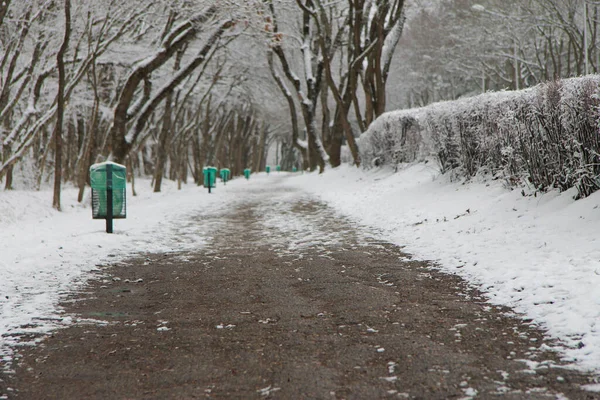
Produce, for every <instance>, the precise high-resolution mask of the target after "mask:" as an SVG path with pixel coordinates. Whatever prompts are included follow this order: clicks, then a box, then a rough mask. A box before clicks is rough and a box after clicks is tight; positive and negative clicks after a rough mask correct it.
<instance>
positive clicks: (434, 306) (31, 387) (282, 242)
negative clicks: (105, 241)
mask: <svg viewBox="0 0 600 400" xmlns="http://www.w3.org/2000/svg"><path fill="white" fill-rule="evenodd" d="M274 180H275V179H274ZM239 196H240V199H239V201H237V202H236V206H235V207H234V208H233V209H230V210H222V211H221V212H220V213H219V214H218V215H217V214H215V215H213V216H212V217H205V216H204V217H201V218H200V217H196V218H195V217H193V216H191V217H190V222H189V223H190V224H191V225H193V224H205V225H206V226H207V227H209V228H210V229H207V231H208V232H209V234H210V235H211V239H210V245H209V246H207V247H205V248H201V249H198V251H195V252H188V253H165V254H141V255H140V256H139V257H137V258H133V259H130V260H126V261H125V262H120V263H116V264H115V265H106V266H103V267H102V268H101V269H100V270H99V271H98V278H97V279H95V280H93V281H91V282H90V283H89V285H88V287H86V290H85V291H84V292H82V293H73V294H72V295H71V296H70V297H69V298H68V299H66V300H65V302H64V303H63V305H62V306H63V307H64V309H65V311H66V312H67V314H69V315H73V316H74V319H76V320H78V321H79V322H78V323H76V324H74V325H72V326H70V327H68V328H66V329H63V330H60V331H57V332H55V333H54V334H53V335H52V336H51V337H48V338H47V339H46V340H45V341H44V342H43V344H42V345H40V346H37V347H31V348H30V347H23V348H20V349H19V350H18V363H17V365H15V366H14V367H15V369H16V370H15V372H14V373H13V374H5V375H4V376H2V377H1V379H0V398H9V399H13V398H14V399H193V398H215V399H261V398H272V399H387V398H411V399H412V398H414V399H469V398H481V399H490V398H492V399H495V398H500V399H564V398H570V399H593V398H597V397H596V396H597V395H598V394H597V393H591V392H585V391H583V390H581V389H580V386H581V385H584V384H588V383H591V382H592V377H590V376H586V375H585V374H581V373H578V372H575V371H573V370H572V369H569V368H566V366H563V365H561V362H560V360H559V359H558V357H557V356H556V355H555V354H553V353H551V352H548V351H545V350H544V348H545V346H544V344H545V339H544V338H543V334H542V333H541V332H540V331H538V330H536V329H535V328H534V327H532V326H530V325H529V324H527V323H526V322H524V321H522V320H519V319H515V318H511V317H509V316H508V315H509V311H510V310H507V309H501V308H498V307H490V306H489V305H488V304H487V303H485V301H484V299H483V298H482V296H481V295H480V294H479V293H477V292H476V291H475V290H472V289H470V288H469V287H468V286H467V285H466V284H465V283H464V282H463V281H462V280H461V279H459V278H457V277H455V276H449V275H445V274H442V273H439V272H437V271H435V270H434V269H432V268H430V267H429V266H428V265H427V264H425V263H423V262H417V261H412V260H411V259H410V256H409V255H407V254H404V253H403V252H402V251H401V249H400V248H398V247H396V246H393V245H391V244H388V243H385V242H382V241H380V240H378V239H377V236H376V235H373V234H371V233H370V232H368V231H367V230H365V229H359V228H356V227H353V226H351V225H350V224H349V223H348V222H347V221H346V220H344V219H343V218H341V217H339V216H337V215H336V214H335V212H334V211H333V210H331V209H329V208H327V207H326V206H325V205H323V204H320V203H318V202H315V201H314V200H312V199H310V198H308V197H306V196H305V195H303V194H302V193H299V192H296V191H293V190H291V189H286V188H285V187H284V186H282V185H281V184H280V183H275V182H274V183H272V184H270V185H268V186H267V187H266V188H262V189H261V190H260V191H259V190H255V191H248V190H247V189H245V190H244V191H243V192H242V191H241V190H240V193H239ZM181 235H182V239H184V235H185V227H183V228H182V233H181Z"/></svg>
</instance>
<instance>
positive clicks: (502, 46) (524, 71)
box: [388, 0, 600, 108]
mask: <svg viewBox="0 0 600 400" xmlns="http://www.w3.org/2000/svg"><path fill="white" fill-rule="evenodd" d="M418 3H419V4H420V6H419V7H412V8H410V10H409V15H408V17H409V22H408V23H407V26H406V27H405V31H404V35H403V37H402V39H401V41H400V43H399V45H398V52H397V54H396V56H395V57H396V58H397V59H398V60H402V61H401V62H400V63H399V64H398V70H397V74H395V75H394V77H395V79H394V80H393V83H392V87H391V88H390V89H388V90H394V91H395V92H396V93H395V94H394V98H393V100H392V101H393V103H394V106H395V108H409V107H417V106H424V105H427V104H430V103H432V102H436V101H441V100H454V99H457V98H460V97H465V96H471V95H473V94H479V93H483V92H486V91H497V90H504V89H509V90H514V89H523V88H527V87H532V86H535V85H537V84H539V83H543V82H547V81H551V80H553V79H558V78H570V77H576V76H580V75H586V74H592V73H598V72H599V71H600V30H599V28H600V25H599V23H600V2H598V1H595V0H523V1H517V0H511V1H507V0H443V1H425V0H420V1H418Z"/></svg>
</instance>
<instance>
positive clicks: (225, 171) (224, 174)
mask: <svg viewBox="0 0 600 400" xmlns="http://www.w3.org/2000/svg"><path fill="white" fill-rule="evenodd" d="M219 175H221V181H223V184H224V185H225V184H227V181H228V180H229V179H230V177H231V171H230V170H229V168H221V170H220V171H219Z"/></svg>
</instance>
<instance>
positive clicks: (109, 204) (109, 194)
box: [106, 164, 113, 233]
mask: <svg viewBox="0 0 600 400" xmlns="http://www.w3.org/2000/svg"><path fill="white" fill-rule="evenodd" d="M106 233H113V184H112V164H107V165H106Z"/></svg>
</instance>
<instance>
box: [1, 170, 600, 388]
mask: <svg viewBox="0 0 600 400" xmlns="http://www.w3.org/2000/svg"><path fill="white" fill-rule="evenodd" d="M282 175H283V174H282ZM275 181H278V182H280V181H281V180H280V179H277V180H276V179H270V180H269V179H268V178H267V177H266V175H265V174H257V175H253V176H252V178H251V179H250V181H245V180H243V179H236V180H233V181H231V182H229V183H228V185H227V186H226V187H223V186H222V185H219V186H218V187H217V189H216V190H215V191H214V193H212V194H210V195H209V194H208V193H207V191H206V190H205V189H204V188H201V187H196V186H194V185H187V186H184V188H183V189H182V190H179V191H178V190H177V189H176V187H175V184H174V183H173V182H169V181H167V182H165V184H164V187H163V192H162V193H152V192H151V189H150V183H149V181H147V180H139V181H138V182H137V184H136V190H137V191H138V194H139V195H138V196H137V197H132V196H131V192H130V189H128V199H127V206H128V207H127V209H128V216H127V219H125V220H115V233H114V234H112V235H109V234H106V233H105V231H104V229H105V225H104V221H103V220H92V219H91V209H90V207H89V205H87V204H88V203H89V199H88V200H87V201H85V202H84V203H85V204H86V205H79V204H78V203H77V202H76V201H75V198H76V193H77V192H76V190H75V189H65V191H64V193H63V196H62V201H63V209H64V211H63V212H61V213H58V212H56V211H54V210H52V209H51V207H50V204H51V199H52V195H51V192H50V191H48V190H45V191H40V192H31V191H11V192H7V191H0V357H3V358H5V359H10V358H11V352H10V348H9V346H7V345H10V344H15V341H16V339H15V336H14V335H15V334H17V333H19V332H28V331H35V332H43V331H47V330H49V329H52V328H55V327H56V326H60V325H64V324H67V323H69V322H70V321H69V320H68V318H63V316H61V311H60V310H59V309H57V307H56V305H57V303H58V301H59V300H60V298H61V296H62V295H63V294H65V293H66V292H67V291H70V290H76V289H77V288H78V287H80V286H81V285H82V284H83V283H84V282H85V281H86V279H88V278H89V277H90V276H92V275H93V274H94V270H95V269H96V268H97V265H102V264H104V263H107V262H117V261H119V260H121V259H124V258H126V257H127V256H128V255H131V254H133V253H139V252H154V251H156V252H158V251H180V250H189V249H192V248H198V247H199V246H201V245H202V244H203V243H206V241H207V240H208V239H209V238H210V234H211V232H213V231H214V229H218V224H219V219H218V218H214V216H215V215H217V214H218V213H220V212H223V210H224V209H226V208H228V207H231V206H232V205H234V204H235V203H237V202H241V201H244V198H243V196H239V193H240V190H239V189H240V188H243V186H242V185H250V186H254V185H265V184H269V183H267V182H275ZM286 184H289V185H291V186H295V187H299V188H302V189H304V190H306V191H308V192H310V193H313V194H315V195H317V197H320V198H321V199H322V200H324V201H326V202H327V203H329V204H330V205H331V206H333V207H334V208H336V209H337V210H338V212H339V213H340V214H341V215H346V216H348V217H350V218H351V219H352V220H354V221H355V222H357V223H359V224H361V225H364V226H368V227H371V228H374V229H375V230H376V231H378V232H379V234H380V235H381V236H382V237H383V238H385V239H387V240H390V241H392V242H394V243H397V244H398V245H400V246H404V247H405V251H406V252H408V253H411V254H413V255H414V256H416V257H418V258H421V259H428V260H434V261H436V262H437V264H438V265H439V267H440V268H442V269H443V270H446V271H448V272H451V273H456V274H459V275H461V276H463V277H464V278H465V279H467V280H468V281H470V282H472V283H473V284H474V285H477V286H478V287H480V288H481V289H482V290H483V291H485V292H486V293H487V295H488V296H489V299H490V302H491V303H493V304H498V305H500V304H501V305H508V306H510V307H513V308H514V309H515V311H516V312H518V313H520V314H522V315H523V316H524V317H527V318H531V319H533V321H534V322H535V323H537V324H539V325H540V326H542V327H543V328H545V329H547V331H548V334H549V335H551V336H553V337H556V338H559V339H561V340H562V343H563V346H562V347H561V348H560V350H562V351H564V355H565V358H567V359H570V360H573V361H576V365H577V366H579V367H581V368H585V369H593V370H596V371H600V241H599V240H598V239H597V237H598V236H599V235H598V232H600V230H599V228H598V227H599V226H600V207H599V206H600V192H599V193H596V194H594V195H592V196H591V197H589V198H587V199H583V200H579V201H574V200H573V199H572V196H573V194H574V193H573V192H567V193H563V194H559V193H555V192H554V193H548V194H545V195H541V196H540V195H538V196H537V197H534V196H523V195H522V194H521V192H520V190H514V191H510V190H508V189H506V188H504V187H503V186H502V184H501V182H498V181H492V182H472V183H468V184H461V183H457V182H454V183H453V182H450V181H449V179H448V177H447V176H441V175H440V174H439V171H438V169H437V168H436V165H435V163H431V162H430V163H428V164H416V165H412V166H407V167H406V168H404V169H402V170H400V171H399V172H397V173H393V172H392V171H390V170H385V169H384V170H371V171H364V170H359V169H355V168H353V167H350V166H343V167H340V168H337V169H335V170H331V171H327V172H326V173H325V174H322V175H318V174H300V173H298V174H296V176H295V177H291V178H290V179H288V180H287V183H286ZM255 188H256V187H255ZM242 192H243V190H242ZM287 211H288V212H289V211H290V210H287ZM203 216H211V218H202V217H203ZM287 220H288V221H292V220H290V219H287ZM269 221H270V223H275V222H277V221H278V220H273V218H271V219H269V220H268V221H267V222H269ZM273 221H275V222H273ZM294 221H295V220H294ZM279 222H281V221H279ZM295 222H296V223H298V221H295ZM296 228H298V227H297V226H295V227H291V228H290V229H296ZM371 230H372V229H371ZM300 231H303V229H300ZM175 232H184V233H185V235H178V234H175ZM298 240H300V241H298V243H296V242H294V243H296V244H297V245H298V246H296V247H295V248H296V250H297V251H299V250H301V247H302V243H303V242H302V241H301V238H300V239H298ZM290 250H293V249H292V248H288V249H287V250H286V251H290ZM590 389H596V390H600V389H597V388H596V387H594V388H590Z"/></svg>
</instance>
